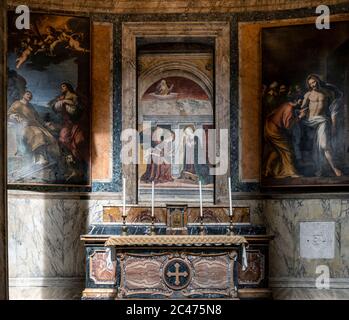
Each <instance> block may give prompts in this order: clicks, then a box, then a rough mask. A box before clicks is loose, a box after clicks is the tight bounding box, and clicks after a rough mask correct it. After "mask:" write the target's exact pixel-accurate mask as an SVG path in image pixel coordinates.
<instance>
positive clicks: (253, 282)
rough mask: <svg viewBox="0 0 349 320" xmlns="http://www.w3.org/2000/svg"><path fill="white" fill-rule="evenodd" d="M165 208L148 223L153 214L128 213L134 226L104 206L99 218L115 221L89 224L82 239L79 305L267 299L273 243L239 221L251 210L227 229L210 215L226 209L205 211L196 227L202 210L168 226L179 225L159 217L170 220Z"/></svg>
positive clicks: (239, 213)
mask: <svg viewBox="0 0 349 320" xmlns="http://www.w3.org/2000/svg"><path fill="white" fill-rule="evenodd" d="M170 209H173V208H172V207H171V208H165V207H157V208H156V210H154V211H155V212H156V217H157V218H156V219H151V208H147V207H140V206H132V207H128V213H129V215H128V221H129V220H131V219H132V220H131V221H133V222H131V223H127V224H126V223H125V224H123V220H124V219H123V217H122V214H121V213H122V207H106V208H104V216H105V217H106V218H107V219H110V220H113V219H114V220H113V221H114V222H112V223H110V222H108V223H105V224H98V225H94V226H92V227H91V229H90V232H89V233H88V234H87V235H83V236H82V237H81V240H82V241H84V243H85V248H86V286H85V290H84V292H83V299H132V298H141V299H156V298H166V299H212V298H220V299H256V298H271V291H270V290H269V288H268V248H269V241H270V240H271V239H272V238H273V237H272V236H270V235H267V234H266V233H265V228H264V227H262V226H259V225H251V224H249V223H246V222H243V221H246V219H247V218H246V215H247V214H248V213H249V211H248V208H233V209H235V210H234V211H235V212H236V215H235V216H234V219H230V220H233V221H234V222H233V223H232V224H230V223H227V221H229V216H228V215H227V216H226V220H223V221H222V220H221V221H220V222H219V221H216V222H215V223H213V221H212V214H215V215H216V216H219V215H221V216H223V214H224V212H229V211H228V210H227V208H222V207H210V208H205V210H204V213H206V215H204V217H205V221H210V222H209V223H205V224H203V223H202V224H201V223H198V222H192V221H193V220H192V219H193V218H194V213H195V212H197V211H198V209H199V208H197V207H190V208H187V209H186V210H187V211H186V212H187V213H189V217H188V216H186V217H185V220H186V222H185V224H184V225H182V226H179V225H176V226H174V225H168V224H167V221H168V222H170V221H173V220H176V219H170V218H169V217H167V216H166V215H163V216H161V214H162V213H163V214H164V213H166V212H167V213H168V215H171V213H173V211H171V210H170ZM242 212H244V214H243V213H242ZM120 214H121V215H120ZM210 215H211V217H210ZM137 217H138V218H137ZM223 217H224V216H223ZM140 220H143V222H142V223H140V222H137V221H140ZM152 220H153V221H154V220H156V221H157V222H156V224H154V223H153V222H152ZM188 220H189V223H188ZM115 221H117V222H115ZM165 221H166V222H165ZM239 221H240V222H239ZM241 221H242V222H241ZM164 222H165V223H164ZM177 223H178V221H177ZM202 226H204V228H203V229H204V230H202ZM174 227H177V228H174ZM125 229H126V230H125ZM183 230H185V231H183ZM125 231H126V234H125ZM202 231H203V232H202Z"/></svg>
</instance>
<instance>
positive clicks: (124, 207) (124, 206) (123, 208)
mask: <svg viewBox="0 0 349 320" xmlns="http://www.w3.org/2000/svg"><path fill="white" fill-rule="evenodd" d="M122 215H123V216H126V178H125V177H123V179H122Z"/></svg>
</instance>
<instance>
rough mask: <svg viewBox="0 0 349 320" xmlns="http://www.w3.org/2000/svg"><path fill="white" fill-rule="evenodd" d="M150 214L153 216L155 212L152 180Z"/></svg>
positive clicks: (152, 183)
mask: <svg viewBox="0 0 349 320" xmlns="http://www.w3.org/2000/svg"><path fill="white" fill-rule="evenodd" d="M151 216H152V217H155V212H154V181H152V182H151Z"/></svg>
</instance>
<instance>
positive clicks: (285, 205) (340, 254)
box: [264, 198, 349, 286]
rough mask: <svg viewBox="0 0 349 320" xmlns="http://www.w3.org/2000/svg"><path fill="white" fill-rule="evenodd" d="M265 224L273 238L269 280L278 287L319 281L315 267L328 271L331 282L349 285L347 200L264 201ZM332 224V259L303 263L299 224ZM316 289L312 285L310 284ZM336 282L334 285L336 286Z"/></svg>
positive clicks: (348, 218)
mask: <svg viewBox="0 0 349 320" xmlns="http://www.w3.org/2000/svg"><path fill="white" fill-rule="evenodd" d="M264 216H265V224H266V226H267V229H268V231H269V232H270V233H272V234H274V235H275V239H274V241H272V242H271V252H270V254H271V255H270V259H271V261H272V263H271V265H270V276H271V278H278V279H275V280H278V281H279V282H280V283H281V282H284V281H285V278H293V279H294V280H295V279H307V280H308V281H311V279H314V278H316V277H318V274H316V267H317V266H319V265H326V266H328V267H329V270H330V276H331V278H338V279H342V280H343V281H342V282H343V286H344V285H345V283H347V284H349V200H344V199H295V198H293V199H274V200H265V201H264ZM304 221H333V222H335V246H334V247H335V255H334V259H306V258H301V256H300V228H299V225H300V222H304ZM313 285H314V286H315V283H313ZM336 285H338V286H339V284H338V281H337V284H336Z"/></svg>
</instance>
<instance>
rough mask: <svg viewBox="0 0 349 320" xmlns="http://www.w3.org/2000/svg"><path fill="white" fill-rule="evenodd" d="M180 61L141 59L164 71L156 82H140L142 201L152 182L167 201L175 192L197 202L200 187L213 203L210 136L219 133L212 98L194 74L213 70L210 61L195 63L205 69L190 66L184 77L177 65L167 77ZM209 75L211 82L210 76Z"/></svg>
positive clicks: (207, 57) (156, 57)
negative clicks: (172, 67)
mask: <svg viewBox="0 0 349 320" xmlns="http://www.w3.org/2000/svg"><path fill="white" fill-rule="evenodd" d="M175 58H177V59H178V55H177V56H176V57H171V55H167V56H164V55H161V54H157V55H154V56H151V55H146V56H145V57H141V59H140V63H143V65H144V66H145V67H148V66H149V64H150V66H154V65H156V61H157V62H158V63H160V64H163V65H164V68H163V69H162V70H163V71H162V72H161V73H160V74H159V75H158V76H157V77H156V78H153V77H151V79H147V78H146V77H142V76H141V77H140V79H139V83H140V84H139V88H140V92H139V94H138V96H139V101H138V128H139V131H140V132H141V139H140V140H141V141H140V148H139V151H140V153H139V158H140V159H141V161H140V164H139V165H138V177H139V180H138V184H139V197H140V199H142V197H144V198H146V195H147V194H149V191H150V188H151V185H152V182H154V184H155V187H156V188H158V190H159V192H160V191H161V192H162V193H163V195H164V196H165V197H166V195H167V196H170V195H171V194H173V192H175V193H176V194H177V195H178V196H179V197H185V196H191V197H193V196H195V197H198V194H199V193H198V185H199V181H201V183H202V186H203V193H204V198H205V200H206V201H213V185H214V179H213V176H212V175H210V174H209V168H210V166H211V165H210V163H209V161H208V157H207V152H208V151H207V148H208V131H209V130H210V129H213V128H214V125H213V105H212V92H210V89H209V87H208V86H207V85H205V84H204V83H203V82H202V80H200V78H199V77H198V76H197V74H195V72H197V73H198V74H200V73H203V72H202V71H201V69H200V67H201V66H202V65H208V63H210V62H211V56H210V55H209V54H206V55H203V56H200V57H196V59H198V61H199V62H200V64H199V63H197V64H193V63H191V64H192V68H193V69H192V72H193V73H192V74H190V73H187V74H186V73H184V72H183V70H181V63H180V62H178V60H177V63H178V67H177V70H171V71H168V72H166V65H167V64H168V65H170V63H173V61H174V59H175ZM194 61H195V60H194ZM186 63H188V62H187V61H186ZM204 63H205V64H204ZM144 66H143V69H144ZM201 68H202V67H201ZM148 74H149V71H148ZM206 74H207V75H206V78H207V79H208V80H209V81H211V82H212V81H213V78H212V74H211V72H207V70H206Z"/></svg>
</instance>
